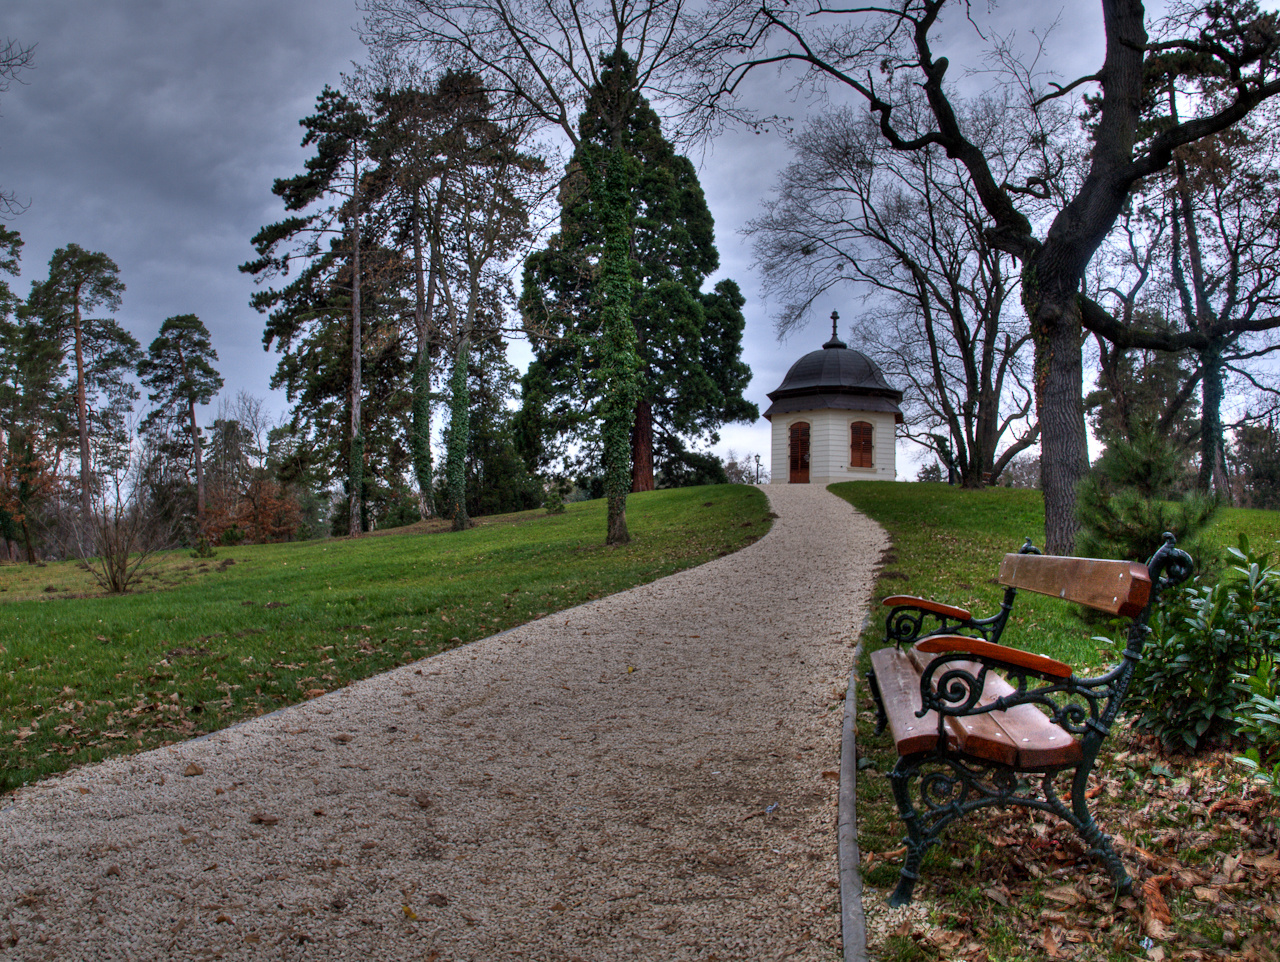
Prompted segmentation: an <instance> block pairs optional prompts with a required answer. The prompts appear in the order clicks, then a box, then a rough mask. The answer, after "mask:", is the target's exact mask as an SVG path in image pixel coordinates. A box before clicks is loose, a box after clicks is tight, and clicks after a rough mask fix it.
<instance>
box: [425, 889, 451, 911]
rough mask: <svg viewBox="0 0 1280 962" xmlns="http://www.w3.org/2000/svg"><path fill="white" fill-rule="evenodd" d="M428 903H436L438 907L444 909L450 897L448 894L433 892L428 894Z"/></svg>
mask: <svg viewBox="0 0 1280 962" xmlns="http://www.w3.org/2000/svg"><path fill="white" fill-rule="evenodd" d="M427 904H428V905H434V906H435V907H436V908H438V909H442V908H444V907H445V906H446V905H448V904H449V898H448V896H446V895H442V894H441V893H440V892H432V893H431V894H430V895H428V896H427Z"/></svg>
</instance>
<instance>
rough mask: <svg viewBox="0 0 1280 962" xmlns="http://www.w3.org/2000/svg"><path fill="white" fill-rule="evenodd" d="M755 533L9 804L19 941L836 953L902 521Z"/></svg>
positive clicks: (83, 947)
mask: <svg viewBox="0 0 1280 962" xmlns="http://www.w3.org/2000/svg"><path fill="white" fill-rule="evenodd" d="M765 490H766V492H767V493H768V496H769V499H770V501H771V503H772V506H773V510H774V511H775V512H776V513H777V514H778V515H779V517H778V519H777V520H776V521H775V522H774V526H773V528H772V530H771V531H770V533H769V534H768V535H767V536H766V537H765V538H763V539H762V540H760V541H759V542H757V543H755V544H754V545H751V546H750V547H748V548H746V549H745V550H743V551H741V552H739V553H737V554H734V555H731V556H728V557H725V558H721V559H719V560H718V561H715V562H712V563H711V564H707V565H704V566H702V567H700V568H695V569H692V570H690V571H686V572H683V573H680V574H677V575H674V576H672V577H669V578H665V579H663V580H661V581H657V582H654V583H652V584H649V585H645V586H643V587H640V588H636V589H634V590H631V591H627V592H624V593H622V594H618V595H613V596H611V597H608V598H604V599H602V600H600V601H596V602H593V603H591V604H588V605H583V606H581V607H578V608H574V609H572V610H570V611H565V612H561V613H559V614H556V615H552V616H549V617H547V618H543V619H541V620H539V621H536V622H533V623H531V624H528V625H525V626H523V627H521V628H517V629H515V630H513V631H509V632H506V633H504V634H502V635H498V636H495V637H493V638H489V639H486V640H484V641H480V642H477V643H475V644H472V645H468V646H466V647H463V648H459V649H455V650H453V651H449V652H446V653H443V654H440V655H437V656H435V657H433V658H429V659H427V660H425V661H421V662H418V663H416V664H413V665H408V666H405V667H403V668H400V669H397V670H395V671H392V672H389V673H387V674H384V675H380V676H378V677H376V678H372V679H369V680H367V681H364V682H361V683H359V684H355V685H352V686H350V687H349V688H346V689H343V690H341V691H337V692H333V693H331V694H329V695H326V696H324V697H321V698H317V699H315V700H313V701H310V702H307V703H305V704H302V705H298V706H295V707H293V708H290V709H287V710H285V711H282V712H277V713H275V714H273V715H270V716H266V717H263V718H259V719H256V720H254V721H252V722H248V723H246V724H243V725H239V726H237V727H234V728H231V729H228V730H226V731H223V732H219V733H217V734H215V735H212V736H209V737H207V738H204V739H200V740H197V741H192V742H187V743H184V744H181V745H175V746H172V747H169V748H164V749H160V750H157V751H152V752H147V753H145V754H140V755H135V756H133V757H130V758H124V759H118V760H115V761H111V762H106V763H103V764H100V765H95V766H92V767H89V768H84V769H81V770H78V771H75V772H72V773H69V774H67V775H65V776H63V777H60V778H55V779H50V780H48V781H46V782H42V783H40V784H38V785H34V786H32V787H30V788H25V789H22V790H20V791H18V792H17V793H15V794H14V795H13V796H11V797H10V798H9V799H6V800H5V804H6V805H8V808H7V809H6V810H5V811H4V812H3V813H0V957H2V958H4V959H6V960H8V959H14V960H18V959H21V960H27V959H58V960H64V959H65V960H77V962H80V960H84V962H88V960H97V959H103V960H105V959H140V960H141V959H218V958H222V959H288V960H304V959H360V960H370V962H371V960H384V959H387V960H391V959H396V960H398V959H413V960H428V962H429V960H440V962H446V960H448V962H455V960H499V959H538V960H563V962H570V960H583V962H596V960H601V962H603V960H610V962H614V960H619V959H626V958H639V959H650V960H657V959H660V960H682V959H700V960H713V959H719V960H727V959H752V960H768V959H795V960H835V959H838V958H839V957H840V948H841V947H840V905H839V891H838V885H837V864H836V795H837V789H838V769H839V763H840V736H841V710H840V709H841V707H842V705H841V699H842V697H843V695H844V689H845V686H846V683H847V680H848V675H849V670H850V668H851V659H852V655H853V645H854V642H855V641H856V635H857V630H858V626H859V625H860V624H861V622H862V619H863V616H864V614H865V611H866V606H867V603H868V598H869V594H870V591H871V586H872V584H873V582H874V573H875V568H876V565H877V563H878V561H879V558H880V555H881V552H882V550H883V549H884V548H885V547H886V546H887V539H886V537H885V535H884V533H883V532H882V530H881V529H880V528H879V527H878V526H877V525H875V524H874V523H873V522H871V521H869V520H867V519H866V518H864V517H862V516H861V515H859V514H857V513H856V512H854V510H853V509H852V508H851V507H850V506H849V505H848V504H847V503H845V502H844V501H842V500H840V499H839V498H836V497H835V496H834V495H832V494H830V493H828V492H826V491H825V490H823V489H821V488H817V487H808V486H798V485H797V486H784V485H778V486H771V487H766V488H765Z"/></svg>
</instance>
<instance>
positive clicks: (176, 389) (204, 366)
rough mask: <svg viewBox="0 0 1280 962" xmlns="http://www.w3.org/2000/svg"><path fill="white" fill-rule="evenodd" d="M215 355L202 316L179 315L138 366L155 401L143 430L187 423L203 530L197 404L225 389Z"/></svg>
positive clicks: (168, 323) (198, 516) (162, 330)
mask: <svg viewBox="0 0 1280 962" xmlns="http://www.w3.org/2000/svg"><path fill="white" fill-rule="evenodd" d="M217 359H218V352H217V351H215V350H214V349H213V344H212V342H211V341H210V339H209V330H208V328H206V327H205V326H204V324H203V323H202V322H201V320H200V318H198V317H196V315H194V314H180V315H177V316H176V317H170V318H168V319H167V320H166V321H165V322H164V323H163V324H162V325H160V336H159V337H157V338H156V339H155V340H154V341H152V342H151V346H150V347H149V348H148V349H147V356H146V357H145V358H143V359H142V361H141V362H140V363H139V364H138V377H139V378H140V379H141V381H142V383H143V384H144V385H146V386H147V387H149V388H151V389H152V390H153V391H154V393H153V394H150V395H148V400H150V401H151V403H153V404H155V405H157V406H156V408H155V410H153V411H152V412H151V413H150V414H149V415H147V417H146V418H145V419H144V420H143V424H142V426H143V428H144V429H146V428H148V427H150V426H152V425H155V424H159V423H162V422H175V421H181V420H183V419H185V420H186V422H187V430H188V434H189V437H190V440H191V460H192V465H193V466H194V468H195V472H196V520H197V523H198V524H199V526H200V528H201V530H203V528H204V517H205V485H204V462H203V460H202V458H201V452H200V448H201V441H200V426H199V424H198V423H197V422H196V405H197V404H208V403H209V402H210V401H211V400H213V396H214V395H215V394H217V393H218V390H219V389H220V388H221V387H222V376H221V375H220V374H219V373H218V372H217V371H216V370H214V367H213V362H214V361H216V360H217Z"/></svg>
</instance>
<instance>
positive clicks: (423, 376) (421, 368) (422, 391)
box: [410, 188, 435, 518]
mask: <svg viewBox="0 0 1280 962" xmlns="http://www.w3.org/2000/svg"><path fill="white" fill-rule="evenodd" d="M418 194H419V191H418V189H417V188H415V189H414V192H413V271H414V302H413V320H414V325H415V327H416V328H417V333H418V352H417V355H416V356H415V357H414V362H413V379H412V390H413V428H412V431H413V433H412V436H411V439H410V450H411V452H412V455H413V473H414V477H415V478H416V480H417V482H418V510H419V511H421V512H422V516H423V517H424V518H429V517H431V516H432V515H433V514H435V497H434V494H433V492H432V485H433V484H434V483H435V482H434V479H433V477H432V473H433V472H432V464H431V332H430V329H429V326H428V325H429V324H430V320H429V317H428V315H429V311H430V308H429V298H428V294H427V285H426V283H425V281H424V278H423V274H424V272H425V268H424V266H423V256H422V205H421V202H420V200H419V196H418ZM433 263H434V258H433ZM431 282H432V285H433V286H434V284H435V275H434V272H433V274H432V278H431ZM433 294H434V291H433ZM430 300H434V297H432V298H430Z"/></svg>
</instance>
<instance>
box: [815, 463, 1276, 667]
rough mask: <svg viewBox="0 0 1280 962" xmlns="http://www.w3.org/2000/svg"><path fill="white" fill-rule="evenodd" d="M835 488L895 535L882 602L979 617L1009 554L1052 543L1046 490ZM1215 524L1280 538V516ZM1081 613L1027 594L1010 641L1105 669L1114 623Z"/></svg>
mask: <svg viewBox="0 0 1280 962" xmlns="http://www.w3.org/2000/svg"><path fill="white" fill-rule="evenodd" d="M831 490H832V491H834V492H835V493H836V494H838V495H839V496H840V497H842V498H844V499H845V500H847V501H848V502H850V503H851V504H852V505H853V506H854V507H856V508H857V509H858V510H859V511H862V512H863V513H865V514H867V515H868V516H869V517H871V518H873V519H875V520H876V521H878V522H879V523H880V524H881V525H882V526H883V527H884V528H885V530H887V531H888V532H889V535H890V537H891V538H892V539H893V550H892V552H891V554H890V555H889V556H888V557H887V558H886V561H885V565H884V568H883V569H882V571H881V573H880V581H879V584H878V585H877V586H876V596H875V597H876V600H877V601H879V599H881V598H883V597H885V596H887V595H892V594H910V595H920V596H922V597H925V598H933V599H934V600H937V601H945V602H947V603H949V604H954V605H959V606H960V607H963V608H969V609H970V610H971V611H973V613H974V614H975V615H977V616H979V617H982V616H984V615H990V614H995V612H996V610H997V608H998V607H999V604H1000V598H1001V595H1002V594H1003V592H1004V589H1003V588H1002V587H1001V586H1000V585H998V584H997V583H996V580H995V577H996V572H997V570H998V569H999V567H1000V559H1001V558H1003V557H1004V555H1005V554H1006V553H1007V552H1010V551H1017V550H1018V548H1019V547H1021V546H1022V543H1023V541H1024V540H1025V539H1026V538H1030V539H1031V540H1032V542H1034V543H1035V544H1036V545H1037V546H1039V547H1043V546H1044V502H1043V497H1042V495H1041V493H1040V492H1039V491H1030V490H1024V489H1010V488H987V489H985V490H981V491H966V490H964V489H962V488H957V487H951V486H949V485H946V484H930V483H915V484H904V483H900V482H882V481H851V482H846V483H843V484H837V485H833V486H832V488H831ZM1211 530H1212V533H1213V534H1214V535H1215V537H1216V539H1217V541H1218V542H1219V543H1220V544H1221V545H1222V546H1223V547H1227V546H1231V545H1234V544H1235V543H1236V541H1237V539H1238V538H1239V536H1240V534H1241V533H1244V534H1246V535H1247V536H1248V537H1249V541H1250V542H1251V543H1252V544H1253V545H1254V546H1255V547H1261V546H1264V545H1268V544H1271V543H1273V542H1276V541H1280V512H1276V511H1254V510H1247V509H1243V508H1224V509H1222V510H1221V511H1219V513H1218V516H1217V517H1216V518H1215V520H1214V523H1213V527H1212V529H1211ZM1081 610H1082V609H1079V608H1077V607H1076V606H1073V605H1064V604H1062V603H1061V602H1059V601H1057V600H1055V599H1053V598H1045V597H1041V596H1038V595H1034V594H1031V593H1029V592H1025V591H1024V592H1022V593H1021V595H1020V596H1019V598H1018V602H1017V605H1016V606H1015V608H1014V613H1013V616H1012V617H1011V618H1010V620H1009V627H1008V628H1007V633H1006V635H1005V636H1004V641H1005V643H1006V644H1010V645H1013V646H1015V647H1019V648H1027V649H1029V650H1033V651H1038V652H1040V653H1042V654H1046V655H1049V656H1051V657H1054V658H1058V659H1060V660H1062V661H1065V662H1067V663H1069V664H1071V665H1074V666H1077V667H1089V666H1091V665H1096V664H1098V663H1099V660H1100V658H1103V657H1107V658H1109V657H1110V652H1104V653H1102V654H1100V648H1099V646H1098V644H1097V643H1096V642H1094V641H1092V640H1091V639H1092V638H1093V637H1094V636H1095V635H1100V634H1105V633H1106V630H1105V629H1106V627H1107V626H1106V625H1105V624H1101V623H1099V622H1098V621H1090V622H1086V621H1084V620H1083V619H1082V618H1081V617H1080V613H1081ZM883 629H884V624H883V620H881V621H879V622H873V623H872V624H871V626H870V627H869V629H868V634H867V635H866V637H865V639H864V640H866V641H867V642H877V641H879V640H880V638H882V637H883Z"/></svg>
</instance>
